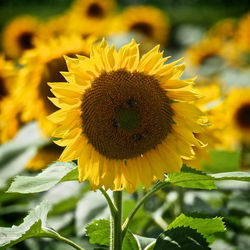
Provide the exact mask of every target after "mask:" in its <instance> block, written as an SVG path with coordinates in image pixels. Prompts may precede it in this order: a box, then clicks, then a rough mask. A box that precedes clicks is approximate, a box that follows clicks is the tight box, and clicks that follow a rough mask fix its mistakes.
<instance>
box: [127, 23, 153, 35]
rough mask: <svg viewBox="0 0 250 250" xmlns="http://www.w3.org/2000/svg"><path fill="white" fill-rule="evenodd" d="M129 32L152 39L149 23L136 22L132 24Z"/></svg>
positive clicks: (151, 29)
mask: <svg viewBox="0 0 250 250" xmlns="http://www.w3.org/2000/svg"><path fill="white" fill-rule="evenodd" d="M130 30H131V31H135V32H139V33H142V34H143V35H145V36H148V37H152V35H153V28H152V26H151V25H150V24H149V23H145V22H138V23H135V24H133V25H132V26H131V27H130Z"/></svg>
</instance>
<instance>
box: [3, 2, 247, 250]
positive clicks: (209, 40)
mask: <svg viewBox="0 0 250 250" xmlns="http://www.w3.org/2000/svg"><path fill="white" fill-rule="evenodd" d="M91 4H92V9H91V10H90V9H88V8H89V6H90V5H91ZM138 5H139V6H140V7H136V6H138ZM93 6H94V7H93ZM145 6H149V7H147V8H148V9H147V8H146V7H145ZM249 7H250V6H249V1H248V0H210V1H202V0H165V1H164V0H154V1H153V0H151V1H132V0H131V1H128V0H127V1H126V0H119V1H116V2H115V1H109V0H103V1H102V0H100V1H98V0H77V1H73V0H53V1H52V0H43V1H39V0H32V1H31V0H8V1H7V0H6V1H4V0H0V40H1V45H0V51H1V52H0V226H1V227H2V226H5V227H9V226H12V225H13V224H19V223H21V221H22V218H23V217H24V216H25V215H26V214H27V211H28V210H29V209H30V208H32V207H34V205H36V204H38V203H39V202H40V201H41V200H44V199H47V200H49V201H50V202H51V203H52V210H51V212H50V213H49V221H48V222H49V224H50V226H51V227H52V228H54V229H56V230H58V231H59V232H60V233H61V234H62V235H65V236H66V237H70V238H72V240H75V241H77V242H78V243H79V244H80V245H82V246H84V247H85V248H86V249H95V247H97V246H94V245H91V244H90V243H89V241H88V237H87V236H86V235H85V232H84V231H83V228H84V226H86V225H87V224H88V223H89V222H90V221H91V220H93V219H97V218H108V208H107V206H106V204H105V201H104V200H103V198H102V196H101V195H100V194H99V193H94V192H90V191H89V186H88V183H87V182H84V183H82V184H78V183H73V182H72V183H71V182H69V183H61V184H59V185H58V186H56V187H55V188H53V189H51V190H50V191H48V192H44V193H42V194H37V195H20V194H6V193H5V191H6V190H7V188H8V186H9V184H10V182H11V180H12V179H13V178H14V176H16V175H17V174H22V175H24V174H25V175H36V174H37V171H40V170H41V169H43V168H46V167H47V166H48V165H49V164H50V163H52V162H53V161H55V160H56V159H57V158H58V156H59V155H60V153H61V152H62V149H61V148H60V147H57V146H55V145H54V144H53V143H52V141H51V132H52V130H53V125H52V124H50V123H49V122H48V120H47V118H46V117H47V116H48V115H49V114H51V113H52V112H53V111H54V110H55V107H54V106H53V105H52V104H51V103H50V102H49V101H48V99H47V96H50V97H52V96H53V95H52V93H50V89H49V87H48V85H47V82H50V81H52V82H53V81H64V79H63V78H62V76H61V75H60V73H59V72H60V71H66V65H65V63H64V60H63V55H68V56H71V57H74V55H75V54H81V55H85V56H88V55H89V53H90V45H91V44H92V43H93V42H96V41H100V40H101V39H102V38H103V37H105V38H106V39H107V41H108V42H109V44H112V43H114V44H115V47H116V48H117V49H118V48H119V47H121V46H122V45H124V44H126V43H128V42H129V41H130V40H131V38H132V37H134V38H135V39H136V41H138V42H140V44H141V46H140V49H141V53H145V52H146V51H148V50H150V49H151V48H152V47H153V46H155V45H157V44H160V45H161V49H162V50H163V49H164V54H165V55H166V56H169V55H170V56H172V58H170V59H169V62H171V61H173V60H177V59H179V58H181V57H184V61H185V62H186V71H185V74H184V75H183V76H182V77H183V78H193V77H195V76H197V79H196V87H197V89H199V91H200V92H201V93H202V94H203V95H204V98H203V99H201V100H199V101H198V102H197V103H196V104H197V106H199V108H200V109H202V110H203V111H204V112H206V114H207V116H208V120H209V124H208V126H206V128H205V132H204V134H203V135H198V134H197V135H196V136H197V137H198V139H200V140H202V141H203V142H204V143H206V144H208V146H207V147H206V148H203V149H198V148H195V147H194V151H195V152H196V155H197V157H196V159H195V160H193V161H186V162H185V163H186V164H187V165H188V166H191V167H193V168H197V169H199V170H203V171H205V172H210V173H211V172H212V173H218V172H227V171H249V168H250V12H249V11H250V8H249ZM218 186H219V189H218V190H215V191H209V192H207V191H197V190H193V189H185V190H183V189H177V188H170V187H169V188H167V189H165V190H162V191H160V192H159V193H157V194H156V195H155V196H153V197H152V198H151V199H150V200H149V201H148V202H147V203H146V204H145V206H144V208H142V209H141V210H140V212H139V213H138V215H136V217H135V220H134V222H133V225H132V231H133V232H134V233H137V234H141V235H144V236H147V237H156V236H157V235H158V234H159V233H160V232H161V231H162V230H163V229H164V228H166V225H167V224H168V223H170V222H171V221H172V220H173V219H174V218H175V217H176V216H177V215H179V214H180V213H181V212H185V213H194V212H195V213H199V214H200V215H201V216H203V217H206V216H207V217H213V216H223V217H224V221H225V224H226V227H227V229H228V230H227V232H225V233H221V234H218V235H217V236H216V241H215V242H214V243H213V245H212V246H211V248H212V249H218V250H221V249H225V250H231V249H232V250H234V249H237V250H238V249H239V250H245V249H250V236H249V235H250V192H249V191H250V186H249V184H247V183H241V182H230V183H226V182H225V183H221V184H218ZM143 193H144V191H143V190H138V192H136V193H135V194H133V195H129V194H126V201H125V203H124V216H125V215H126V214H128V211H129V210H130V209H131V208H132V207H133V206H134V205H135V203H136V200H138V199H139V198H140V197H141V196H142V195H143ZM98 247H100V246H98ZM11 249H32V250H34V249H37V250H40V249H46V250H50V249H53V250H54V249H60V250H61V249H69V247H68V246H64V245H63V244H62V243H57V242H53V241H48V240H46V239H30V240H27V241H25V242H23V243H20V244H18V245H16V246H15V247H13V248H11ZM98 249H105V247H103V248H98Z"/></svg>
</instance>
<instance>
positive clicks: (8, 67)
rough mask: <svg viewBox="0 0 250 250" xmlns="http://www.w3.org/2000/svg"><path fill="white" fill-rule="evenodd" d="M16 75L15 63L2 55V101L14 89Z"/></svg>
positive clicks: (0, 61) (0, 58) (0, 56)
mask: <svg viewBox="0 0 250 250" xmlns="http://www.w3.org/2000/svg"><path fill="white" fill-rule="evenodd" d="M15 76H16V70H15V67H14V65H13V63H12V62H11V61H8V60H6V59H5V58H4V56H3V55H0V102H1V100H2V99H4V98H5V97H6V96H8V95H9V94H10V93H11V92H12V91H13V89H14V81H15Z"/></svg>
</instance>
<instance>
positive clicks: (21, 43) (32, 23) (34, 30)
mask: <svg viewBox="0 0 250 250" xmlns="http://www.w3.org/2000/svg"><path fill="white" fill-rule="evenodd" d="M38 27H39V23H38V20H37V19H36V18H34V17H32V16H21V17H17V18H15V19H14V20H12V21H11V22H10V23H9V24H8V25H7V26H6V27H5V29H4V31H3V50H4V52H5V53H6V55H7V56H9V57H10V58H18V57H20V56H21V54H22V53H23V52H24V51H26V50H29V49H32V48H34V46H35V45H34V40H35V38H36V37H37V36H38Z"/></svg>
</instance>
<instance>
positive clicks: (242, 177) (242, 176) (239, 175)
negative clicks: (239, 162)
mask: <svg viewBox="0 0 250 250" xmlns="http://www.w3.org/2000/svg"><path fill="white" fill-rule="evenodd" d="M210 176H212V177H213V178H214V179H215V180H216V181H223V180H235V181H249V182H250V172H227V173H219V174H210Z"/></svg>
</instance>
